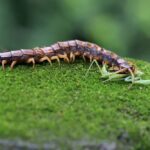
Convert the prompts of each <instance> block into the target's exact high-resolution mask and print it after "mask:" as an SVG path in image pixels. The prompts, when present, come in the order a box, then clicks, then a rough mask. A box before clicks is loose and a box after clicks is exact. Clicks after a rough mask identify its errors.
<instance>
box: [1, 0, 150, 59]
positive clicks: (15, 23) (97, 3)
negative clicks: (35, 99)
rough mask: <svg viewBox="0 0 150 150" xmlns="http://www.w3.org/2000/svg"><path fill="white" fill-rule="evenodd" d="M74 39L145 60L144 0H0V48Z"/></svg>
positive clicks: (149, 41) (148, 22)
mask: <svg viewBox="0 0 150 150" xmlns="http://www.w3.org/2000/svg"><path fill="white" fill-rule="evenodd" d="M71 39H80V40H87V41H90V42H93V43H97V44H99V45H101V46H103V47H105V48H106V49H110V50H113V51H114V52H116V53H118V54H119V55H121V56H128V57H134V58H138V59H144V60H148V61H149V60H150V51H149V48H150V0H113V1H108V0H0V50H1V51H3V50H11V49H21V48H33V47H37V46H45V45H50V44H52V43H55V42H57V41H64V40H71Z"/></svg>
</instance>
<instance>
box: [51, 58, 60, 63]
mask: <svg viewBox="0 0 150 150" xmlns="http://www.w3.org/2000/svg"><path fill="white" fill-rule="evenodd" d="M51 60H57V62H58V64H59V65H60V60H59V57H58V56H52V57H51Z"/></svg>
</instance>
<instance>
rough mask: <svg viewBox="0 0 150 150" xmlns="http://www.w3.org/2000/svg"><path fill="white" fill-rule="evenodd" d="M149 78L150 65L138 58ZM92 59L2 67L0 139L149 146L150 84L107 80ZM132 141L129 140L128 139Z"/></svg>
mask: <svg viewBox="0 0 150 150" xmlns="http://www.w3.org/2000/svg"><path fill="white" fill-rule="evenodd" d="M134 62H135V63H136V65H137V66H138V67H139V68H140V69H141V70H142V71H143V72H144V73H145V75H144V77H143V78H144V79H148V78H149V79H150V64H149V63H147V62H143V61H135V60H134ZM88 67H89V63H84V62H83V61H76V62H75V63H73V64H66V63H64V62H62V63H61V66H58V64H57V63H53V66H52V67H51V66H49V65H48V64H47V63H43V64H38V65H36V68H35V69H34V70H33V69H32V67H30V66H29V65H18V66H16V68H15V69H14V70H13V71H9V68H7V69H6V71H5V72H3V71H0V138H1V139H16V138H20V139H23V140H28V141H38V142H39V141H43V142H44V141H47V140H53V139H71V140H79V139H99V140H105V139H107V140H110V141H116V140H121V138H122V133H128V140H129V141H130V142H131V143H132V145H134V146H135V147H136V148H141V147H142V148H145V149H146V148H148V147H150V144H149V143H150V136H149V135H150V86H139V85H136V86H133V88H132V89H130V90H128V86H129V84H127V83H124V82H121V81H120V82H108V83H102V81H100V80H99V73H98V71H97V68H96V67H94V68H93V70H92V71H90V73H89V76H88V77H86V78H85V72H86V71H87V69H88ZM129 141H128V142H129Z"/></svg>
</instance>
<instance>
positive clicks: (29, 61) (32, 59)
mask: <svg viewBox="0 0 150 150" xmlns="http://www.w3.org/2000/svg"><path fill="white" fill-rule="evenodd" d="M27 63H32V64H33V68H34V67H35V60H34V58H29V59H28V60H27Z"/></svg>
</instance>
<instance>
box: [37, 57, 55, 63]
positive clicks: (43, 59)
mask: <svg viewBox="0 0 150 150" xmlns="http://www.w3.org/2000/svg"><path fill="white" fill-rule="evenodd" d="M45 60H47V61H48V62H49V63H50V65H52V62H51V59H50V58H49V57H47V56H44V57H42V58H41V59H40V60H39V61H40V62H43V61H45Z"/></svg>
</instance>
